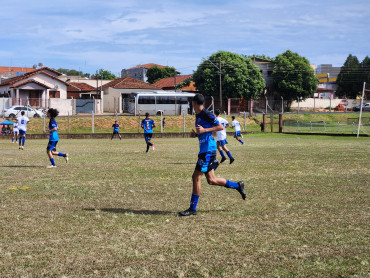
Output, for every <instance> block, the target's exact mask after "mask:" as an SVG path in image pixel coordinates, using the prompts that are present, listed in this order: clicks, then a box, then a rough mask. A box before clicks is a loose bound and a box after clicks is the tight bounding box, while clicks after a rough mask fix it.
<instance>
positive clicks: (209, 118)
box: [195, 109, 220, 154]
mask: <svg viewBox="0 0 370 278" xmlns="http://www.w3.org/2000/svg"><path fill="white" fill-rule="evenodd" d="M219 123H220V122H219V121H218V120H217V118H216V117H215V115H213V114H212V113H211V112H209V111H208V110H207V109H203V110H202V111H200V113H199V114H197V115H196V118H195V127H197V126H202V127H204V128H211V127H214V126H217V125H218V124H219ZM198 139H199V153H200V154H201V153H206V152H215V151H216V150H217V144H216V141H215V139H214V138H213V136H212V132H205V133H201V134H198Z"/></svg>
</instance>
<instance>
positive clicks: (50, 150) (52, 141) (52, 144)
mask: <svg viewBox="0 0 370 278" xmlns="http://www.w3.org/2000/svg"><path fill="white" fill-rule="evenodd" d="M58 115H59V111H58V110H57V109H53V108H50V109H49V110H48V112H47V113H46V116H47V117H48V118H49V119H50V121H49V131H48V132H49V143H48V146H47V147H46V153H47V155H48V157H49V159H50V162H51V165H49V166H48V167H47V168H55V167H56V166H55V162H54V158H53V155H57V156H62V157H64V159H65V160H66V162H68V154H67V153H66V154H64V153H60V152H57V149H56V146H57V144H58V141H59V136H58V125H57V121H56V120H55V118H56V117H57V116H58ZM44 132H45V133H46V131H44Z"/></svg>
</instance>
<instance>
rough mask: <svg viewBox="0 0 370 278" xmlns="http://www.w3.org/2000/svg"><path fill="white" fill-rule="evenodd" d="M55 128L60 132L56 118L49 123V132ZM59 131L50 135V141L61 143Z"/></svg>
mask: <svg viewBox="0 0 370 278" xmlns="http://www.w3.org/2000/svg"><path fill="white" fill-rule="evenodd" d="M54 127H56V128H57V130H58V125H57V121H56V120H55V119H54V118H51V119H50V121H49V130H51V129H53V128H54ZM57 130H55V131H53V132H50V133H49V141H59V136H58V132H57Z"/></svg>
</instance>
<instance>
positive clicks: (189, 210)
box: [179, 208, 197, 216]
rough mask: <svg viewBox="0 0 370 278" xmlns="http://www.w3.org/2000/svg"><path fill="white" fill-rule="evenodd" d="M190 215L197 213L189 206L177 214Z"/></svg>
mask: <svg viewBox="0 0 370 278" xmlns="http://www.w3.org/2000/svg"><path fill="white" fill-rule="evenodd" d="M190 215H197V211H195V210H192V209H190V208H189V209H187V210H184V211H180V212H179V216H190Z"/></svg>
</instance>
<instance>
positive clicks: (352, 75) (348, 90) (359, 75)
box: [336, 54, 366, 98]
mask: <svg viewBox="0 0 370 278" xmlns="http://www.w3.org/2000/svg"><path fill="white" fill-rule="evenodd" d="M365 63H366V61H365ZM364 81H365V80H364V72H363V69H362V67H361V64H360V62H359V61H358V59H357V57H356V56H352V55H351V54H349V55H348V57H347V59H346V61H345V62H344V65H343V66H342V67H341V69H340V72H339V74H338V77H337V84H338V90H337V92H336V94H337V96H338V97H347V98H356V97H357V95H359V94H360V93H361V90H362V86H363V82H364Z"/></svg>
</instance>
